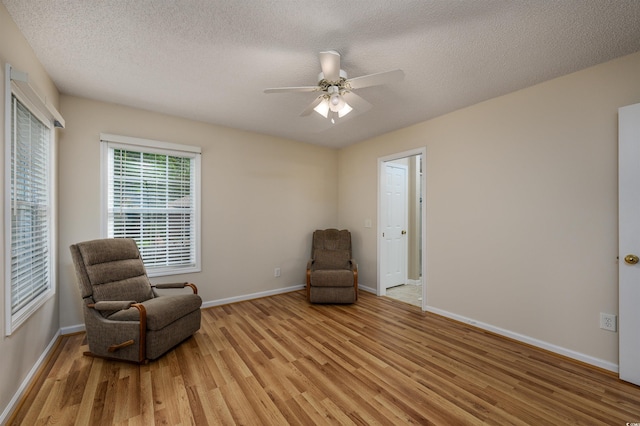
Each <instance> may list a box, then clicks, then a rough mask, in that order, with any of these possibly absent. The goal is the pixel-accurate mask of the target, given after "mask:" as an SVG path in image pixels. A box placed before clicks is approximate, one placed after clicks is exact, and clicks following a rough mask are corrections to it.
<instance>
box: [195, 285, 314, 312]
mask: <svg viewBox="0 0 640 426" xmlns="http://www.w3.org/2000/svg"><path fill="white" fill-rule="evenodd" d="M303 288H305V285H304V284H300V285H292V286H290V287H284V288H277V289H275V290H267V291H260V292H258V293H251V294H245V295H242V296H234V297H227V298H225V299H218V300H212V301H209V302H205V303H203V304H202V307H203V308H210V307H212V306H220V305H228V304H229V303H236V302H242V301H245V300H251V299H260V298H261V297H267V296H274V295H276V294H282V293H289V292H292V291H296V290H302V289H303Z"/></svg>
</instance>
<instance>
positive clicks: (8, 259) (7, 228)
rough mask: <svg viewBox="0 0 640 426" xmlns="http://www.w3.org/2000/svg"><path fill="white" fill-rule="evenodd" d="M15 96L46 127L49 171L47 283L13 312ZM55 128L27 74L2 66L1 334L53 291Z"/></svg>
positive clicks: (55, 115) (54, 117)
mask: <svg viewBox="0 0 640 426" xmlns="http://www.w3.org/2000/svg"><path fill="white" fill-rule="evenodd" d="M14 96H15V98H16V99H17V100H18V101H19V102H20V103H21V104H22V105H23V106H24V107H26V108H27V109H28V110H29V112H30V113H31V114H32V115H33V116H34V117H36V118H37V119H38V120H39V121H40V122H42V124H44V125H45V127H47V128H48V129H49V132H50V137H49V164H48V167H49V170H48V174H49V176H48V182H47V187H48V189H47V191H48V194H49V200H48V210H49V215H48V221H47V228H48V232H49V235H48V238H49V240H48V246H49V247H48V256H49V259H48V266H49V268H48V271H47V274H46V275H47V281H48V284H47V286H46V287H44V288H43V290H42V291H41V292H40V293H39V294H38V295H37V296H36V297H35V298H34V299H33V300H31V301H30V302H29V303H28V304H26V305H25V306H23V307H22V308H20V309H19V310H18V311H16V312H15V313H12V310H13V306H12V305H13V297H12V287H13V285H12V277H11V263H12V237H13V234H12V220H11V217H12V214H13V205H12V203H13V200H12V196H11V192H12V183H11V182H12V178H13V176H12V173H11V170H12V155H11V150H12V141H13V134H12V131H13V128H14V123H13V122H12V110H13V106H12V99H13V97H14ZM55 127H64V120H63V119H62V116H61V115H60V113H59V112H58V111H57V110H56V109H55V108H54V107H53V106H52V105H51V104H49V103H48V101H47V99H46V97H42V96H41V95H40V93H39V91H38V90H37V89H36V88H35V87H34V86H32V85H31V84H30V83H29V80H28V75H27V74H26V73H24V72H21V71H18V70H16V69H14V68H12V67H11V65H10V64H6V66H5V160H4V167H5V194H4V205H5V210H4V214H5V220H4V233H5V259H4V262H5V280H4V282H5V335H6V336H10V335H11V334H13V333H14V332H15V331H16V330H17V329H18V327H20V326H21V325H22V324H24V323H25V322H26V321H27V320H28V319H29V318H30V317H31V315H33V314H34V313H35V312H36V311H37V310H38V309H39V308H40V307H41V306H43V305H44V304H45V303H46V302H47V301H48V300H49V299H51V298H52V297H53V296H54V295H55V293H56V287H57V282H56V262H57V259H56V247H57V229H56V223H57V219H56V211H57V207H56V206H57V194H56V185H57V184H56V175H57V161H56V152H57V149H56V144H57V141H56V132H55Z"/></svg>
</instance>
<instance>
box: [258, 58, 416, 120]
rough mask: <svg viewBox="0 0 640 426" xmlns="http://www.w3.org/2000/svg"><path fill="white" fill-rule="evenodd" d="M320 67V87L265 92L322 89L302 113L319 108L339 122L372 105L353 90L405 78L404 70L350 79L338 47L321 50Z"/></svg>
mask: <svg viewBox="0 0 640 426" xmlns="http://www.w3.org/2000/svg"><path fill="white" fill-rule="evenodd" d="M320 68H321V69H322V72H321V73H320V74H319V75H318V85H317V86H301V87H278V88H273V89H265V91H264V92H265V93H283V92H321V94H320V96H318V97H317V98H316V99H315V100H314V101H313V102H311V104H310V105H309V106H308V107H307V108H306V109H305V110H304V111H302V114H300V115H301V116H307V115H309V114H311V112H312V111H315V112H317V113H318V114H320V115H322V116H323V117H324V118H329V119H331V122H332V123H335V121H336V119H339V118H342V117H344V116H345V115H347V114H349V113H350V112H351V111H352V110H354V109H357V110H359V111H360V112H362V111H366V110H367V109H369V108H370V107H371V104H369V102H367V101H365V100H364V99H362V98H361V97H360V96H358V95H356V94H355V93H353V90H356V89H362V88H363V87H370V86H378V85H381V84H388V83H394V82H396V81H401V80H402V79H403V78H404V72H403V71H402V70H393V71H386V72H381V73H377V74H368V75H363V76H361V77H355V78H347V73H346V72H345V71H344V70H342V69H340V54H339V53H338V52H336V51H335V50H328V51H326V52H320Z"/></svg>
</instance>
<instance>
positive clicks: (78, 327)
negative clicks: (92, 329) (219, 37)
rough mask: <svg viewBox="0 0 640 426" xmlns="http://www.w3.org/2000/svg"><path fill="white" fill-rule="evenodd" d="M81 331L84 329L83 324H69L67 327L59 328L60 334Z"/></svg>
mask: <svg viewBox="0 0 640 426" xmlns="http://www.w3.org/2000/svg"><path fill="white" fill-rule="evenodd" d="M82 331H85V328H84V324H77V325H72V326H69V327H62V328H61V329H60V334H62V335H65V334H74V333H80V332H82Z"/></svg>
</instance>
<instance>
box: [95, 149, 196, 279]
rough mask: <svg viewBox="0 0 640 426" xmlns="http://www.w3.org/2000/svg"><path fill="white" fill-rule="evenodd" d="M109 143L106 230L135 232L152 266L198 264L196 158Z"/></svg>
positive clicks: (129, 235) (132, 234) (126, 234)
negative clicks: (110, 145) (111, 145)
mask: <svg viewBox="0 0 640 426" xmlns="http://www.w3.org/2000/svg"><path fill="white" fill-rule="evenodd" d="M155 151H157V150H149V151H146V150H144V149H138V147H135V149H127V148H120V147H116V146H114V147H110V148H109V167H108V169H109V172H108V189H107V222H108V223H107V234H108V236H109V237H114V238H133V239H134V240H135V241H136V243H137V244H138V247H139V249H140V254H141V255H142V258H143V260H144V263H145V267H146V268H147V269H148V270H149V271H150V272H153V271H154V270H156V271H162V270H163V269H180V268H193V267H195V266H196V263H197V259H196V200H195V194H196V191H195V184H196V179H195V178H196V173H195V164H194V163H195V158H194V156H182V155H178V154H176V155H173V154H165V153H158V152H155Z"/></svg>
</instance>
